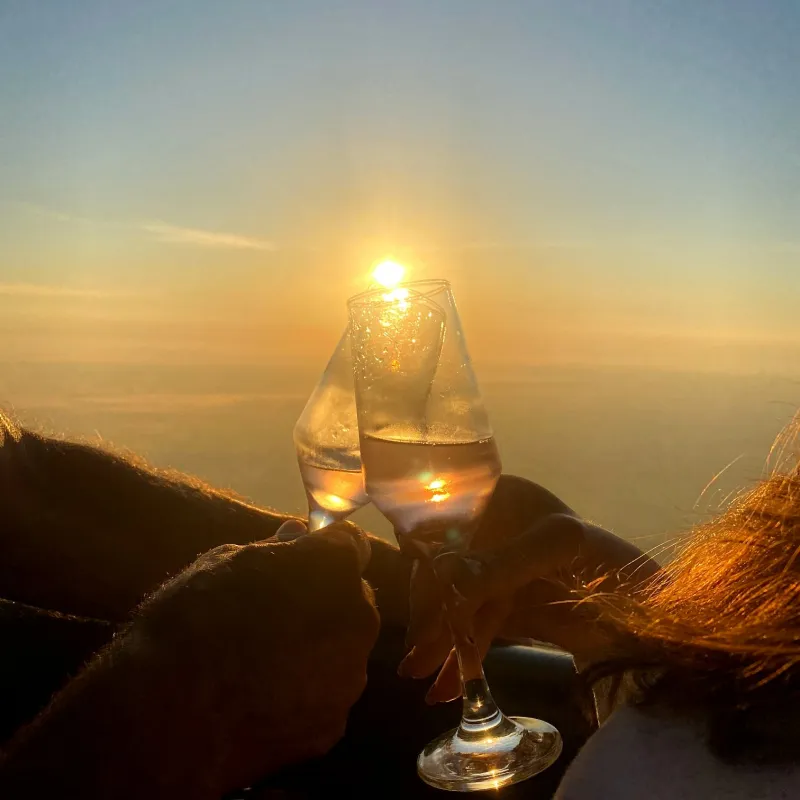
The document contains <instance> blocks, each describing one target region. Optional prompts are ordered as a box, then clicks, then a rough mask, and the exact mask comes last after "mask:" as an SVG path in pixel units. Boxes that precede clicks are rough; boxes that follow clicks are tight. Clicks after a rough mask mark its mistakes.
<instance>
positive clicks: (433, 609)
mask: <svg viewBox="0 0 800 800" xmlns="http://www.w3.org/2000/svg"><path fill="white" fill-rule="evenodd" d="M443 602H444V597H443V594H442V588H441V585H440V583H439V581H438V579H437V577H436V574H435V573H434V571H433V567H432V566H431V562H430V561H427V560H417V561H415V562H414V566H413V568H412V570H411V590H410V596H409V622H408V633H407V634H406V645H407V646H409V647H414V646H416V645H423V644H427V643H431V642H435V641H437V639H439V638H440V636H441V634H442V629H443V628H442V603H443Z"/></svg>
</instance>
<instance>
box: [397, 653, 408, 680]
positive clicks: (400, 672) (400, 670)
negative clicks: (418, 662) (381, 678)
mask: <svg viewBox="0 0 800 800" xmlns="http://www.w3.org/2000/svg"><path fill="white" fill-rule="evenodd" d="M410 659H411V653H408V654H407V655H406V657H405V658H404V659H403V660H402V661H401V662H400V663H399V664H398V666H397V677H398V678H410V677H411V670H410V667H409V661H410Z"/></svg>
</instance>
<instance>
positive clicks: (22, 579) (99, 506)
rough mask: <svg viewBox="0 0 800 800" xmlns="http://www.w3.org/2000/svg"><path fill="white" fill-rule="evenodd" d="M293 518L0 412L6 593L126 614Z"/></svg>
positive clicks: (0, 556) (1, 566) (0, 544)
mask: <svg viewBox="0 0 800 800" xmlns="http://www.w3.org/2000/svg"><path fill="white" fill-rule="evenodd" d="M288 518H289V517H288V515H283V514H279V513H277V512H274V511H268V510H264V509H261V508H257V507H255V506H252V505H249V504H247V503H245V502H243V501H241V500H239V499H237V498H236V497H234V496H232V495H231V494H226V493H225V492H221V491H218V490H215V489H212V488H211V487H209V486H207V485H205V484H203V483H202V482H200V481H198V480H194V479H191V478H188V477H186V476H182V475H177V474H171V473H166V472H161V471H156V470H153V469H151V468H149V467H147V466H146V465H144V464H141V463H138V462H136V461H134V460H133V459H128V458H123V457H121V456H118V455H113V454H110V453H106V452H104V451H102V450H99V449H97V448H93V447H89V446H87V445H83V444H74V443H70V442H63V441H59V440H56V439H50V438H46V437H43V436H39V435H37V434H33V433H30V432H27V431H24V430H22V429H20V428H19V427H17V426H16V425H14V423H13V422H12V421H11V420H10V419H9V418H8V417H6V416H4V415H3V414H2V413H0V597H5V598H8V599H10V600H17V601H20V602H25V603H29V604H31V605H34V606H39V607H42V608H52V609H57V610H59V611H63V612H68V613H72V614H78V615H85V616H90V617H98V618H102V619H112V620H113V619H116V620H119V619H124V618H125V616H126V615H127V613H128V612H129V611H130V609H131V608H133V607H134V606H135V605H136V604H137V603H138V602H139V600H141V598H142V597H143V596H144V595H145V594H147V593H148V592H150V591H152V590H154V589H155V588H156V587H157V586H158V585H159V584H160V583H161V582H162V581H163V580H165V578H167V577H169V576H170V575H173V574H175V573H177V572H179V571H180V570H181V569H182V568H183V567H185V566H186V565H187V564H189V563H190V562H191V561H192V560H193V559H194V558H195V557H196V556H197V555H198V554H200V553H203V552H205V551H207V550H209V549H211V548H213V547H216V546H217V545H219V544H223V543H234V544H245V543H247V542H252V541H258V540H263V539H267V538H269V537H270V536H272V535H273V534H274V533H275V531H276V530H277V528H278V527H279V526H280V525H281V523H282V522H284V521H285V520H286V519H288Z"/></svg>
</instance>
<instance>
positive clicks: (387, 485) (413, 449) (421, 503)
mask: <svg viewBox="0 0 800 800" xmlns="http://www.w3.org/2000/svg"><path fill="white" fill-rule="evenodd" d="M361 455H362V458H363V460H364V463H365V464H367V465H368V467H367V479H366V486H367V492H368V493H369V496H370V498H371V499H372V502H373V503H374V504H375V505H376V506H377V507H378V508H379V509H380V510H381V512H382V513H383V514H384V515H385V516H386V517H388V519H389V520H390V521H391V522H392V524H393V525H394V527H395V531H396V533H397V534H398V538H399V539H400V544H401V547H402V546H403V541H402V540H403V539H412V540H414V543H415V545H416V549H421V550H424V551H429V552H425V554H426V555H432V554H433V553H434V552H436V551H438V550H439V549H441V548H442V547H452V548H454V549H461V548H463V547H465V546H466V545H467V543H468V538H469V533H470V528H471V526H472V523H474V522H475V521H477V519H478V518H479V517H480V515H481V513H482V512H483V510H484V508H485V507H486V504H487V502H488V501H489V498H490V497H491V495H492V492H493V491H494V487H495V484H496V483H497V480H498V478H499V477H500V469H501V467H500V457H499V455H498V452H497V445H496V444H495V441H494V438H493V437H489V438H486V439H479V440H476V441H471V442H447V441H423V442H421V441H408V440H405V441H404V440H402V439H395V438H391V437H390V436H385V435H381V436H364V437H363V438H362V440H361ZM431 551H432V552H431Z"/></svg>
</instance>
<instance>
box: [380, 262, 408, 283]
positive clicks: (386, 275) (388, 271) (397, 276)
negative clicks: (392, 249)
mask: <svg viewBox="0 0 800 800" xmlns="http://www.w3.org/2000/svg"><path fill="white" fill-rule="evenodd" d="M405 273H406V268H405V267H404V266H403V265H402V264H398V263H397V262H396V261H381V263H380V264H378V265H377V266H376V267H375V269H374V270H373V271H372V277H373V279H374V280H375V281H376V282H377V283H379V284H380V285H381V286H385V287H386V288H387V289H393V288H394V287H395V286H397V284H398V283H400V281H402V280H403V275H405Z"/></svg>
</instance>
